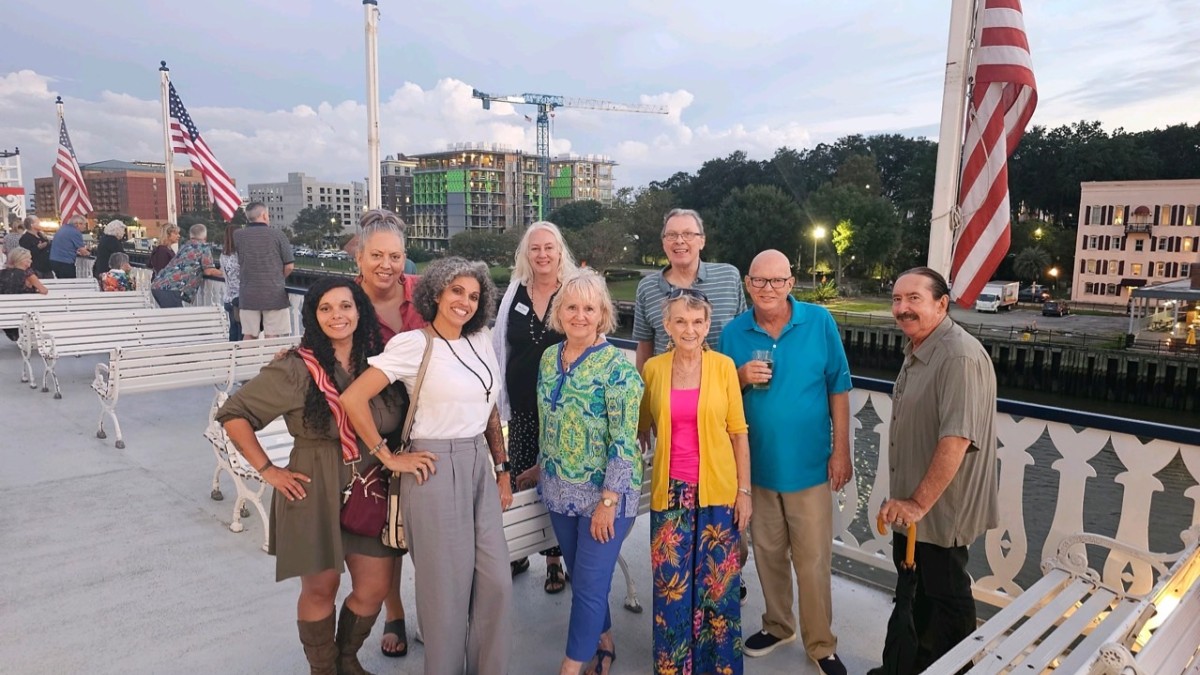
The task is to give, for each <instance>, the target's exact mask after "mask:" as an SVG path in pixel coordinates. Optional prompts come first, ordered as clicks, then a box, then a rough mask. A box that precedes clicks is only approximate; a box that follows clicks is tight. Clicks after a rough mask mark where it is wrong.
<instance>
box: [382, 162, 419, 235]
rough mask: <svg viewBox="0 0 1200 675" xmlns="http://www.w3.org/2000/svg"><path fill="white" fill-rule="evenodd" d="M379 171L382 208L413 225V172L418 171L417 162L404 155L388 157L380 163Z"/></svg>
mask: <svg viewBox="0 0 1200 675" xmlns="http://www.w3.org/2000/svg"><path fill="white" fill-rule="evenodd" d="M379 169H380V170H379V182H380V190H379V203H380V206H382V207H383V208H385V209H387V210H388V211H391V212H392V213H395V214H396V215H398V216H400V218H401V220H403V221H404V222H405V223H406V224H408V225H412V222H413V172H414V171H416V169H417V160H416V159H414V158H412V157H405V156H404V155H397V156H395V157H393V156H391V155H388V156H387V159H385V160H383V161H382V162H380V163H379Z"/></svg>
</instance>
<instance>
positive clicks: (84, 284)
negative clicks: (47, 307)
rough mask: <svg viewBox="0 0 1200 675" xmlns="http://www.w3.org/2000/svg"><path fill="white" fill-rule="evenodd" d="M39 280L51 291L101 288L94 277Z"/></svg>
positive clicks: (96, 289) (94, 289)
mask: <svg viewBox="0 0 1200 675" xmlns="http://www.w3.org/2000/svg"><path fill="white" fill-rule="evenodd" d="M39 281H41V282H42V285H43V286H45V287H46V289H47V290H49V291H50V292H51V293H53V292H54V291H57V290H66V289H68V288H71V289H78V290H86V291H98V290H100V285H99V284H98V283H96V280H95V279H93V278H92V277H80V278H78V279H39Z"/></svg>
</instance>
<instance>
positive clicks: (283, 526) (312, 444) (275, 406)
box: [217, 353, 403, 581]
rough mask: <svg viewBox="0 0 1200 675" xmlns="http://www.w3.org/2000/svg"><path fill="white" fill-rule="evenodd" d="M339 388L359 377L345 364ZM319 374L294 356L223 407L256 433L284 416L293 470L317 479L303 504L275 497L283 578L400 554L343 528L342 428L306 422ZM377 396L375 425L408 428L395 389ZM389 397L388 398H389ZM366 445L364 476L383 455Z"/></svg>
mask: <svg viewBox="0 0 1200 675" xmlns="http://www.w3.org/2000/svg"><path fill="white" fill-rule="evenodd" d="M335 376H336V379H337V385H338V387H339V388H340V389H342V390H343V391H344V390H345V388H346V387H347V386H349V384H350V382H351V380H352V378H351V377H350V375H349V374H348V373H346V372H345V371H344V370H343V369H342V367H341V366H340V365H339V366H338V367H337V370H336V371H335ZM311 383H312V376H311V375H310V374H309V372H308V368H307V367H306V366H305V365H304V361H303V360H301V358H300V357H299V356H297V355H296V354H294V353H291V354H288V355H287V356H285V357H284V358H282V359H278V360H276V361H274V362H273V363H271V364H269V365H267V366H266V367H265V368H263V369H262V371H261V372H259V374H258V375H257V376H256V377H255V378H254V379H252V380H250V381H249V382H247V383H246V384H244V385H242V387H241V388H240V389H238V390H237V392H235V393H234V394H233V395H232V396H230V397H229V400H228V401H226V402H225V405H223V406H221V409H220V410H218V411H217V421H218V422H220V423H222V424H224V423H225V422H227V421H229V420H231V419H235V418H240V419H244V420H246V421H247V422H249V423H250V426H251V427H253V428H254V430H255V431H258V430H259V429H262V428H263V427H265V426H266V425H268V424H270V423H271V422H272V421H273V420H275V419H276V418H278V417H280V416H283V419H284V421H285V422H286V423H287V428H288V433H290V434H291V435H292V437H293V438H295V445H294V446H293V447H292V454H291V457H290V458H289V459H288V465H287V468H288V469H290V470H291V471H295V472H297V473H301V474H304V475H305V476H308V477H309V478H311V479H312V482H311V483H305V484H304V491H305V493H306V496H305V497H304V499H300V500H297V501H294V502H292V501H288V500H287V499H280V498H279V495H278V494H272V496H271V536H270V539H269V541H268V543H267V546H268V552H269V553H271V554H272V555H274V556H275V580H276V581H282V580H284V579H287V578H289V577H298V576H304V575H308V574H315V573H317V572H322V571H324V570H329V569H334V570H337V571H338V572H339V573H340V572H343V571H344V570H345V560H346V555H347V554H349V553H356V554H360V555H366V556H371V557H376V558H382V557H391V556H396V555H399V554H400V551H399V550H397V549H393V548H388V547H387V546H384V545H383V543H382V542H381V541H380V540H379V537H363V536H359V535H356V534H351V533H349V532H343V531H342V528H341V524H340V522H339V519H338V516H339V513H340V511H341V507H342V488H343V487H345V485H346V484H347V483H348V482H349V481H350V477H351V476H352V471H351V467H350V466H349V465H346V464H345V463H343V462H342V452H341V443H340V442H339V440H338V433H337V426H336V425H335V424H334V422H333V420H332V419H330V423H329V426H328V427H327V428H326V429H324V430H323V431H320V432H317V431H314V430H312V429H309V428H308V427H306V426H305V425H304V397H305V394H306V393H307V391H308V388H309V386H310V385H311ZM384 391H385V393H384V394H381V395H380V396H376V397H375V398H373V399H371V415H372V417H374V419H375V427H376V428H377V429H379V431H380V433H381V434H383V435H385V436H386V435H387V434H389V433H391V432H392V431H394V430H395V429H396V428H397V427H399V426H400V424H401V422H402V421H403V418H402V413H403V409H402V404H401V402H400V401H399V399H397V398H396V397H395V396H390V395H388V394H390V389H387V390H384ZM385 396H386V402H385ZM367 450H368V448H366V447H365V446H364V445H363V442H362V440H361V439H360V440H359V442H358V451H359V455H360V456H361V459H360V461H359V463H358V471H359V473H364V472H366V471H367V469H369V468H370V467H371V466H372V465H373V464H377V463H378V462H379V460H378V459H377V458H375V457H373V456H372V455H371V454H370V453H368V452H367Z"/></svg>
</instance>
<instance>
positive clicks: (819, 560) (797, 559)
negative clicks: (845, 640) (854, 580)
mask: <svg viewBox="0 0 1200 675" xmlns="http://www.w3.org/2000/svg"><path fill="white" fill-rule="evenodd" d="M753 500H754V515H753V516H752V517H751V518H750V534H751V537H752V544H753V545H754V566H755V568H756V569H758V579H759V583H761V584H762V590H763V598H764V599H765V600H766V605H767V611H766V612H765V613H764V614H763V630H765V631H767V632H768V633H770V634H771V635H774V636H775V637H777V638H788V637H791V636H792V635H795V633H796V618H795V615H794V614H793V613H792V571H793V569H794V570H795V572H796V585H797V587H798V592H799V596H800V637H801V638H802V639H803V640H804V651H806V652H807V653H808V655H809V656H810V657H812V658H814V659H823V658H825V657H827V656H829V655H831V654H833V653H834V652H836V651H837V637H835V636H834V634H833V630H832V629H831V628H830V625H831V624H832V622H833V599H832V593H831V590H830V583H831V582H830V574H831V572H830V568H831V565H832V562H833V560H832V559H833V496H832V494H831V493H830V491H829V484H828V483H821V484H820V485H816V486H813V487H811V488H808V489H806V490H800V491H798V492H776V491H774V490H769V489H767V488H764V487H760V486H757V485H756V486H755V487H754V495H753Z"/></svg>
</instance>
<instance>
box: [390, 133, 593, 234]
mask: <svg viewBox="0 0 1200 675" xmlns="http://www.w3.org/2000/svg"><path fill="white" fill-rule="evenodd" d="M400 157H401V158H402V159H408V160H410V161H413V162H415V164H416V166H415V167H414V168H413V169H412V204H413V205H412V212H411V213H412V215H411V218H410V217H409V216H406V215H403V213H404V212H403V211H401V210H398V211H397V212H398V213H401V214H402V217H403V218H404V220H405V222H407V223H409V225H410V227H409V231H408V237H409V239H410V240H411V241H412V242H413V244H414V245H416V246H421V247H422V248H425V249H428V250H431V251H441V250H445V249H446V247H447V246H448V245H449V243H450V239H451V238H452V237H453V236H454V235H456V234H458V233H460V232H467V231H486V232H509V231H520V230H521V229H522V228H524V227H525V226H527V225H529V224H531V223H534V222H536V221H537V220H538V217H539V214H540V213H542V206H543V204H542V201H543V195H542V187H541V180H540V179H541V175H540V173H539V171H538V158H537V156H536V155H531V154H528V153H525V152H521V151H520V150H515V149H513V148H510V147H507V146H504V145H498V144H493V143H456V144H454V145H451V146H449V147H448V148H447V149H446V150H445V151H443V152H431V153H426V154H423V155H413V156H411V157H408V158H404V156H403V155H400ZM391 162H392V163H389V160H384V162H382V164H383V175H384V176H385V178H384V179H383V180H384V188H383V197H384V205H385V206H387V204H388V198H389V188H388V187H387V180H388V179H387V178H386V176H387V173H388V171H389V169H394V170H399V171H401V172H403V171H405V170H407V167H406V166H405V165H404V164H403V163H402V161H401V160H391ZM614 166H616V162H614V161H612V160H611V159H609V158H608V157H605V156H603V155H559V156H557V157H554V158H553V159H551V160H550V178H549V181H548V188H547V189H548V191H549V194H548V195H546V200H547V201H546V203H545V206H546V210H545V213H546V214H549V213H550V212H551V211H553V210H554V209H556V208H558V207H560V206H562V205H564V204H567V203H570V202H573V201H579V200H582V199H594V200H596V201H598V202H600V203H602V204H604V205H606V206H608V205H611V204H612V202H613V167H614ZM402 190H403V182H402V177H401V178H398V179H397V180H396V187H395V188H393V194H395V195H397V198H402V196H403V192H402ZM401 206H402V205H401ZM389 208H390V207H389Z"/></svg>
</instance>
